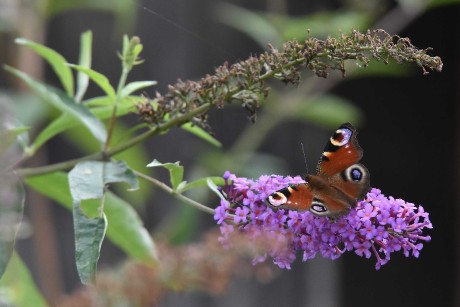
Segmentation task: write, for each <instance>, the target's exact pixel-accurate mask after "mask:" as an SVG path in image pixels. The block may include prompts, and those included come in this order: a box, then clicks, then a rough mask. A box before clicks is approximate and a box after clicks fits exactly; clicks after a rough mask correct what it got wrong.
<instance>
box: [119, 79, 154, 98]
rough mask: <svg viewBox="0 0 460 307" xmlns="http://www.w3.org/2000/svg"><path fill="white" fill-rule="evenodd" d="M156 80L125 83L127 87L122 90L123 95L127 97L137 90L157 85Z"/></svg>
mask: <svg viewBox="0 0 460 307" xmlns="http://www.w3.org/2000/svg"><path fill="white" fill-rule="evenodd" d="M156 84H157V82H156V81H135V82H131V83H128V84H126V85H125V87H124V88H123V89H122V90H121V97H127V96H129V95H131V94H132V93H134V92H135V91H138V90H141V89H143V88H146V87H150V86H154V85H156Z"/></svg>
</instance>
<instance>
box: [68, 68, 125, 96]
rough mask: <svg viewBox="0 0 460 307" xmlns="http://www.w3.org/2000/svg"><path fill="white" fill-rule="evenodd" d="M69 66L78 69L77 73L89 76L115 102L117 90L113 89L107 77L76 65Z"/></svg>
mask: <svg viewBox="0 0 460 307" xmlns="http://www.w3.org/2000/svg"><path fill="white" fill-rule="evenodd" d="M68 66H70V67H72V68H74V69H76V70H77V71H80V72H82V73H85V74H87V75H88V77H89V78H90V79H91V80H92V81H93V82H94V83H96V84H97V85H98V86H99V87H100V88H101V89H102V90H103V91H104V92H105V93H106V94H107V96H109V97H110V98H112V99H114V100H115V96H116V93H115V89H114V88H113V87H112V85H111V84H110V81H109V79H108V78H107V77H106V76H104V75H103V74H101V73H99V72H97V71H95V70H92V69H91V68H88V67H84V66H79V65H74V64H68Z"/></svg>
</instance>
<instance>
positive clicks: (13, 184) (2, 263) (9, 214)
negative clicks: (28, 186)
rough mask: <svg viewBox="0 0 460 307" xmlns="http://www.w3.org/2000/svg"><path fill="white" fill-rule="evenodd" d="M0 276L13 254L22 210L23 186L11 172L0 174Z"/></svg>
mask: <svg viewBox="0 0 460 307" xmlns="http://www.w3.org/2000/svg"><path fill="white" fill-rule="evenodd" d="M0 195H3V197H2V198H1V199H0V217H1V218H2V219H1V232H0V277H1V276H2V275H3V274H4V273H5V270H6V267H7V265H8V262H9V261H10V258H11V255H12V254H13V250H14V245H15V241H16V235H17V232H18V229H19V226H20V224H21V221H22V215H23V212H24V198H25V196H24V187H23V186H22V183H21V182H20V181H19V178H18V177H17V176H16V175H15V174H13V173H2V174H0Z"/></svg>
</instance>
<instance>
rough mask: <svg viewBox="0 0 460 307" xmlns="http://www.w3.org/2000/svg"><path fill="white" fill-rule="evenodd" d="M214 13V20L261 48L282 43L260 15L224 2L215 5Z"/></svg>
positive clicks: (268, 23) (279, 36)
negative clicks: (239, 33)
mask: <svg viewBox="0 0 460 307" xmlns="http://www.w3.org/2000/svg"><path fill="white" fill-rule="evenodd" d="M214 13H215V14H214V15H215V18H216V20H218V21H219V22H221V23H223V24H226V25H228V26H230V27H233V28H235V29H237V30H239V31H241V32H242V33H245V34H246V35H248V36H250V37H251V38H252V39H253V40H255V41H256V42H257V43H258V44H259V45H260V46H261V47H262V48H266V47H267V44H268V43H271V44H273V45H275V46H278V45H281V44H282V43H283V40H282V37H281V35H280V33H279V32H278V30H277V29H276V28H275V27H274V26H273V23H271V22H270V21H269V20H267V18H265V16H263V15H262V14H260V13H257V12H254V11H253V10H248V9H245V8H243V7H240V6H236V5H231V4H228V3H226V2H220V3H219V5H216V6H215V10H214ZM303 29H305V27H304V28H303ZM304 36H305V35H304Z"/></svg>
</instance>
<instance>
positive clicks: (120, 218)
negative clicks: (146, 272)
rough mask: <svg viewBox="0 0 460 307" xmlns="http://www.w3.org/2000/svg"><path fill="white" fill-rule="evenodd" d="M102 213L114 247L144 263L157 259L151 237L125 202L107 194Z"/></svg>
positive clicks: (111, 194) (135, 213)
mask: <svg viewBox="0 0 460 307" xmlns="http://www.w3.org/2000/svg"><path fill="white" fill-rule="evenodd" d="M104 211H105V213H106V216H107V220H108V221H109V227H108V229H107V236H108V237H109V238H110V240H111V241H112V242H113V243H114V244H115V245H117V246H119V247H121V248H122V249H123V250H124V251H125V252H126V253H127V254H128V255H129V256H131V257H133V258H134V259H136V260H139V261H142V262H145V263H153V262H154V261H156V260H157V259H158V258H157V254H156V249H155V244H154V242H153V240H152V237H151V236H150V234H149V232H148V231H147V229H145V227H144V226H143V225H142V221H141V219H140V218H139V215H138V214H137V212H136V211H135V210H134V209H133V208H132V207H131V206H130V205H129V204H128V203H127V202H126V201H125V200H123V199H121V198H119V197H118V196H116V195H115V194H113V193H111V192H109V193H108V194H107V198H106V206H105V210H104Z"/></svg>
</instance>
